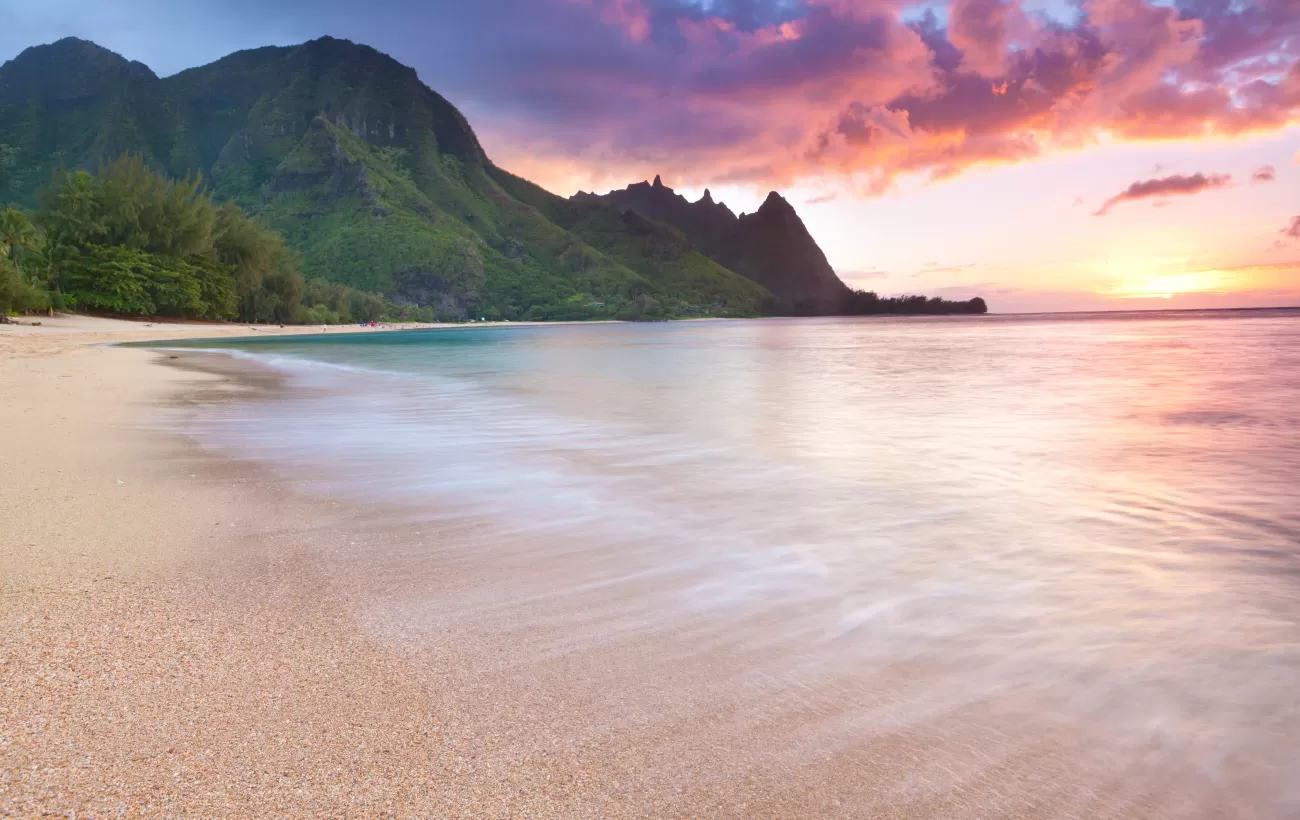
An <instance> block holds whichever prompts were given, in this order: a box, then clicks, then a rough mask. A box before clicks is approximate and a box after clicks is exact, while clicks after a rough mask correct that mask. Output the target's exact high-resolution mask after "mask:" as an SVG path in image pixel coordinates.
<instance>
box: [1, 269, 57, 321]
mask: <svg viewBox="0 0 1300 820" xmlns="http://www.w3.org/2000/svg"><path fill="white" fill-rule="evenodd" d="M49 306H50V295H49V294H48V293H46V292H45V291H43V290H41V289H40V288H38V287H36V286H35V285H33V284H32V283H31V282H28V281H27V279H26V278H25V277H24V276H23V274H22V271H20V270H19V269H18V267H17V266H16V265H14V263H13V262H11V261H9V259H8V258H6V257H3V256H0V317H2V316H4V315H7V314H10V313H27V312H30V311H34V310H44V309H46V308H47V307H49Z"/></svg>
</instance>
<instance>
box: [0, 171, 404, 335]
mask: <svg viewBox="0 0 1300 820" xmlns="http://www.w3.org/2000/svg"><path fill="white" fill-rule="evenodd" d="M37 201H38V203H39V207H38V209H37V211H36V213H35V219H34V220H33V219H31V218H29V217H28V216H27V214H25V213H24V212H22V211H20V210H17V209H15V208H8V209H6V210H5V211H4V212H3V213H0V249H2V250H3V251H4V263H3V274H2V275H3V277H4V278H3V280H2V281H3V285H0V308H3V309H4V310H5V311H12V312H22V311H31V310H40V309H43V308H46V307H50V306H56V305H57V306H59V307H63V308H70V309H77V310H89V311H97V312H103V313H112V314H122V315H138V316H174V317H185V318H193V319H217V320H228V319H241V320H244V321H251V322H292V321H310V322H316V321H324V320H328V321H333V322H339V321H355V320H357V319H362V318H364V319H366V320H368V321H370V320H378V319H382V318H388V317H394V316H396V317H399V318H424V319H427V318H429V317H428V315H427V314H428V311H418V310H415V309H413V308H410V307H404V306H400V305H395V304H393V303H391V302H387V301H385V300H384V299H382V298H380V297H378V296H375V295H373V294H363V293H358V292H356V291H353V290H352V289H351V288H346V287H342V286H337V285H335V286H330V285H316V283H313V286H308V285H306V284H305V283H304V281H303V278H302V276H301V275H300V274H299V273H298V271H297V270H296V267H295V265H296V263H295V260H294V258H293V256H292V254H290V252H289V251H288V249H287V248H286V247H285V245H284V241H283V239H282V238H281V237H280V235H279V234H277V233H276V232H275V231H272V230H270V229H268V228H266V227H264V226H262V225H260V224H259V223H257V222H255V221H254V220H252V219H250V218H249V217H248V215H246V214H245V213H244V212H243V210H242V209H240V208H239V207H238V206H237V205H235V204H234V203H230V202H227V203H225V204H222V205H217V204H215V203H214V202H213V201H212V198H211V196H210V195H208V194H207V193H205V192H204V190H203V186H202V184H201V180H200V178H198V177H197V176H196V177H187V178H185V179H182V180H179V181H177V180H173V179H170V178H168V177H167V176H166V175H165V174H163V173H161V172H159V171H155V170H153V169H151V168H150V167H149V166H148V165H146V163H145V161H144V159H143V158H142V157H141V156H139V155H129V156H123V157H120V158H118V159H116V160H114V161H112V162H109V163H108V164H106V165H104V166H103V167H101V168H100V169H99V173H98V174H97V175H91V174H89V173H86V172H85V171H76V172H66V171H64V172H57V173H55V174H54V175H53V179H52V180H51V182H50V183H49V185H47V186H45V187H44V188H42V189H41V190H40V192H39V193H38V197H37ZM304 297H307V298H306V300H305V301H304ZM413 314H414V315H413Z"/></svg>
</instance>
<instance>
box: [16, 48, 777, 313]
mask: <svg viewBox="0 0 1300 820" xmlns="http://www.w3.org/2000/svg"><path fill="white" fill-rule="evenodd" d="M123 152H133V153H138V154H140V155H142V156H143V157H144V158H145V160H146V162H148V163H149V164H150V165H151V166H153V167H154V168H156V169H158V170H163V171H166V172H167V173H169V174H171V175H172V176H175V177H183V176H185V175H189V174H201V175H202V176H203V178H204V179H205V180H206V181H207V183H208V184H209V185H210V187H211V189H212V192H213V194H214V196H215V197H217V198H218V199H233V200H235V201H236V202H238V203H239V204H240V205H241V206H243V207H244V208H245V209H247V210H248V211H250V212H251V213H253V214H254V215H255V216H256V217H257V218H259V219H260V220H262V221H263V222H265V223H266V224H268V225H270V226H271V227H273V228H275V229H276V230H278V231H280V232H281V233H282V234H283V235H284V236H285V238H286V240H287V242H288V243H289V246H290V247H291V248H292V249H293V250H294V251H295V252H296V253H297V254H298V255H299V267H300V268H301V269H302V271H303V273H304V274H305V275H306V276H308V277H309V278H311V277H319V278H322V279H326V280H329V281H334V282H338V283H341V284H346V285H350V286H353V287H357V288H361V289H364V290H369V291H375V292H380V293H383V294H384V295H386V296H388V297H390V298H393V299H396V300H398V301H405V302H410V303H415V304H421V305H433V306H435V308H436V309H437V310H438V312H439V313H440V314H443V315H457V316H466V315H476V316H477V315H483V316H488V317H503V318H509V319H514V318H589V317H596V316H618V317H623V318H643V317H646V316H650V317H656V316H661V315H662V316H691V315H706V314H708V315H737V316H746V315H755V314H757V313H759V312H760V311H762V310H764V309H765V306H768V305H773V304H775V303H776V300H775V299H774V298H773V296H772V294H771V293H770V292H769V291H768V290H767V289H766V288H764V287H762V286H761V285H759V284H756V283H755V282H754V281H751V280H750V279H747V278H745V277H743V276H741V275H738V274H737V273H735V272H733V271H732V270H729V269H728V268H727V267H726V265H725V264H719V261H717V259H718V257H715V256H713V255H712V254H709V253H708V252H707V251H705V252H703V253H701V251H700V250H697V248H696V247H694V245H693V243H692V242H691V241H689V240H690V237H689V235H686V234H685V233H684V232H682V231H679V230H674V229H673V228H671V227H668V226H665V225H659V224H656V223H653V222H649V221H647V220H644V219H640V218H636V217H635V215H628V214H626V213H618V212H616V211H613V210H611V209H609V208H607V207H604V206H603V205H600V204H599V203H570V202H568V201H566V200H564V199H562V198H560V197H556V196H554V195H552V194H549V193H548V192H546V191H544V190H542V189H541V188H538V187H537V186H534V185H532V184H531V183H528V182H526V181H524V180H521V179H519V178H517V177H514V176H513V175H511V174H508V173H507V172H505V171H503V170H501V169H499V168H497V167H496V166H494V165H493V164H492V162H491V161H490V160H489V159H488V157H487V156H486V154H485V152H484V151H483V148H482V146H481V145H480V144H479V141H478V139H477V137H476V136H475V134H474V131H473V129H472V128H471V127H470V125H469V123H468V122H467V121H466V119H465V118H464V116H462V115H461V113H460V112H459V111H458V110H457V109H456V108H455V106H453V105H452V104H451V103H450V102H448V101H447V100H446V99H444V98H443V97H441V96H440V95H438V94H437V93H435V92H434V91H432V90H431V89H429V88H428V87H427V86H425V85H424V84H423V83H422V82H421V81H420V79H419V78H418V76H417V75H416V72H415V71H414V70H413V69H411V68H409V67H407V66H404V65H401V64H400V63H398V62H397V61H395V60H393V59H392V58H390V57H388V56H387V55H384V54H382V53H380V52H378V51H376V50H374V49H372V48H369V47H367V46H363V45H358V44H355V43H352V42H349V41H347V40H338V39H333V38H328V37H326V38H322V39H319V40H313V41H311V42H308V43H304V44H302V45H299V46H290V47H267V48H259V49H254V50H250V51H241V52H237V53H235V54H231V55H230V56H228V57H225V58H223V59H221V60H218V61H216V62H215V63H211V64H209V65H206V66H201V67H199V68H193V69H189V70H186V71H183V72H181V73H179V74H176V75H174V76H171V77H165V78H159V77H157V76H156V75H155V74H154V73H153V72H152V71H150V70H149V68H148V67H146V66H144V65H142V64H140V63H137V62H131V61H128V60H126V59H124V58H122V57H121V56H119V55H117V54H114V53H113V52H111V51H108V50H107V49H104V48H101V47H99V46H97V45H95V44H94V43H90V42H86V41H84V40H76V39H71V38H69V39H65V40H60V41H59V42H56V43H53V44H50V45H45V46H37V47H34V48H30V49H27V50H26V51H24V52H23V53H22V54H20V55H19V56H18V57H16V58H14V59H13V60H10V61H9V62H7V63H5V64H4V65H3V66H0V204H3V203H6V202H8V203H14V204H18V205H20V206H27V207H30V206H32V205H34V204H35V201H36V191H37V188H38V187H39V186H40V185H41V184H42V183H44V182H46V181H48V180H49V178H50V174H51V173H52V172H53V171H54V170H56V169H58V168H61V167H67V168H84V169H87V170H94V169H95V168H96V167H97V166H98V165H99V163H100V162H102V161H103V160H105V159H109V158H112V157H115V156H117V155H119V154H121V153H123ZM796 220H797V217H796ZM711 257H712V258H711Z"/></svg>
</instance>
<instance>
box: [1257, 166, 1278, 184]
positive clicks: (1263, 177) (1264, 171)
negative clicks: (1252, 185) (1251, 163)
mask: <svg viewBox="0 0 1300 820" xmlns="http://www.w3.org/2000/svg"><path fill="white" fill-rule="evenodd" d="M1250 178H1251V180H1252V181H1253V182H1272V181H1273V180H1274V179H1276V178H1277V169H1275V168H1274V167H1273V166H1272V165H1261V166H1260V167H1259V168H1258V169H1256V170H1255V173H1253V174H1251V175H1250Z"/></svg>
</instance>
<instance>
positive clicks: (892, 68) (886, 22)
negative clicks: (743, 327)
mask: <svg viewBox="0 0 1300 820" xmlns="http://www.w3.org/2000/svg"><path fill="white" fill-rule="evenodd" d="M324 34H330V35H333V36H337V37H346V38H348V39H351V40H355V41H358V42H364V43H367V44H369V45H372V46H374V47H376V48H378V49H380V50H382V51H385V52H387V53H389V54H391V55H393V56H394V57H395V58H397V59H398V60H400V61H401V62H404V63H407V64H409V65H412V66H415V67H416V68H417V70H418V71H419V73H420V76H421V77H422V79H423V80H424V81H425V82H426V83H427V84H429V85H430V86H431V87H432V88H434V89H435V90H437V91H439V92H440V93H442V94H443V95H445V96H447V97H448V98H449V99H451V100H452V101H453V102H454V103H456V104H457V105H458V106H460V108H461V109H462V110H463V111H464V112H465V114H466V115H467V116H468V117H469V119H470V122H471V123H472V124H473V125H474V126H475V129H476V131H477V132H478V134H479V137H480V139H481V140H482V141H483V143H484V146H485V147H486V149H487V151H488V154H489V156H491V157H492V158H493V159H494V161H496V162H497V163H498V164H499V165H501V166H503V167H505V168H507V169H509V170H511V171H514V172H516V173H519V174H521V175H523V176H526V177H528V178H530V179H532V180H534V181H536V182H538V183H540V184H542V185H544V186H546V187H547V188H549V189H551V190H552V191H555V192H556V193H560V194H565V195H568V194H572V193H574V192H575V191H577V190H579V189H585V190H589V191H590V190H595V191H598V192H603V191H606V190H609V189H610V188H621V187H623V186H625V185H626V184H628V183H630V182H634V181H639V180H643V179H649V178H653V176H654V175H655V174H656V173H658V174H662V176H663V180H664V182H665V184H667V185H670V186H672V187H675V188H677V189H678V190H679V191H680V192H682V193H684V194H686V195H688V196H690V197H691V198H696V197H698V196H699V195H700V194H702V193H703V190H704V188H705V187H708V188H710V189H711V192H712V194H713V196H714V198H715V199H719V200H722V201H724V202H726V203H727V204H728V205H730V206H732V208H733V210H736V211H738V212H739V211H744V210H753V209H754V208H756V207H757V205H758V204H759V203H760V202H762V200H763V198H764V197H765V196H766V194H767V192H768V191H769V190H771V189H777V190H780V191H782V192H783V193H785V194H786V195H787V197H788V198H789V199H790V200H791V201H792V202H793V203H794V205H795V207H796V208H797V209H798V210H799V212H800V214H801V215H802V216H803V217H804V221H805V222H806V223H807V225H808V227H809V229H810V230H811V231H812V233H813V236H814V237H815V238H816V239H817V241H818V242H819V243H820V244H821V246H822V248H823V249H824V250H825V251H826V253H827V256H828V257H829V258H830V261H831V264H832V265H833V266H834V267H835V268H836V270H837V271H838V272H839V273H840V275H841V277H842V278H844V279H845V280H846V281H848V282H849V283H850V284H852V285H854V286H857V287H864V288H868V289H872V290H877V291H879V292H882V293H889V294H893V293H900V292H923V293H927V294H940V295H945V296H961V297H963V298H964V297H966V296H969V295H975V294H980V295H983V296H985V297H986V298H987V299H988V300H989V302H990V304H991V306H992V307H993V309H994V310H997V311H1021V310H1070V309H1116V308H1130V307H1131V308H1151V307H1229V306H1265V305H1282V304H1295V305H1300V0H1254V2H1240V1H1239V0H1232V1H1230V0H1176V2H1165V1H1162V2H1148V0H1090V1H1089V2H1083V3H1079V4H1074V3H1063V2H1057V0H1051V1H1050V2H1041V1H1040V0H1019V1H1018V2H1017V1H1016V0H1013V1H1012V2H998V0H956V2H952V3H937V2H929V3H911V2H897V1H895V0H475V2H433V1H430V0H426V2H417V0H367V2H357V0H284V1H283V2H275V0H223V1H222V2H210V1H209V2H198V1H197V0H136V2H127V1H126V0H6V1H5V2H4V3H3V4H2V5H0V60H6V59H9V58H11V57H13V56H15V55H16V54H17V53H18V52H19V51H21V50H22V49H23V48H25V47H27V46H30V45H35V44H38V43H45V42H51V41H53V40H55V39H58V38H60V37H64V36H69V35H71V36H78V37H83V38H86V39H90V40H94V41H96V42H98V43H99V44H101V45H103V46H106V47H108V48H111V49H113V50H114V51H117V52H119V53H121V54H122V55H124V56H126V57H127V58H129V59H135V60H139V61H141V62H144V63H146V64H148V65H149V66H150V67H151V68H153V69H154V70H155V71H156V72H158V73H159V74H161V75H167V74H171V73H174V72H176V71H179V70H181V69H183V68H186V67H189V66H193V65H199V64H202V63H206V62H210V61H212V60H215V59H217V58H219V57H221V56H223V55H225V54H226V53H228V52H230V51H233V50H236V49H241V48H250V47H254V46H260V45H268V44H281V45H287V44H292V43H296V42H301V41H303V40H307V39H311V38H313V37H317V36H320V35H324Z"/></svg>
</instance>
